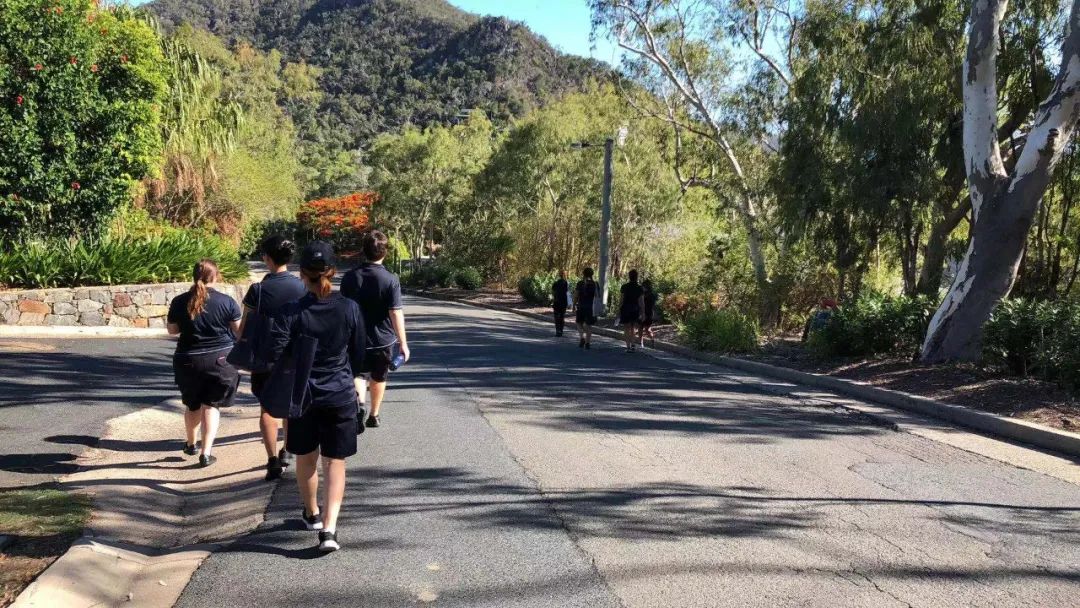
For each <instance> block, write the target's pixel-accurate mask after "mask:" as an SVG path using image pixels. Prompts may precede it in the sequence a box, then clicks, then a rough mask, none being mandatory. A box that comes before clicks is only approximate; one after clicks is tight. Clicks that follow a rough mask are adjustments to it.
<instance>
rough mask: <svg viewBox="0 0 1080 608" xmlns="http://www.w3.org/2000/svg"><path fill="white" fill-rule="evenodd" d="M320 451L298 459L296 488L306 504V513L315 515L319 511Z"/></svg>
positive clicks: (313, 451)
mask: <svg viewBox="0 0 1080 608" xmlns="http://www.w3.org/2000/svg"><path fill="white" fill-rule="evenodd" d="M318 467H319V450H312V451H311V452H309V453H307V454H300V455H298V456H297V457H296V487H297V488H298V489H299V490H300V500H301V502H303V503H304V512H305V513H307V514H308V515H314V514H315V513H317V512H318V511H319V471H318Z"/></svg>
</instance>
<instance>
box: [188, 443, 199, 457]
mask: <svg viewBox="0 0 1080 608" xmlns="http://www.w3.org/2000/svg"><path fill="white" fill-rule="evenodd" d="M198 453H199V448H197V447H195V444H194V443H188V444H184V454H187V455H188V456H195V455H196V454H198Z"/></svg>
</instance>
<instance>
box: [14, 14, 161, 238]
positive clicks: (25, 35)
mask: <svg viewBox="0 0 1080 608" xmlns="http://www.w3.org/2000/svg"><path fill="white" fill-rule="evenodd" d="M97 4H98V3H97V2H94V1H92V0H55V1H53V2H48V3H43V2H37V1H32V0H2V1H0V14H3V18H2V19H0V58H2V59H0V150H2V151H3V161H0V237H6V238H11V239H13V240H18V239H21V238H23V237H25V236H27V235H35V236H44V237H61V236H64V237H67V236H71V235H83V236H88V237H97V236H100V235H101V233H102V231H103V229H104V227H105V225H106V224H107V223H108V221H109V219H110V218H111V217H112V216H113V214H114V213H115V211H116V210H117V209H118V208H119V207H120V206H122V205H123V204H124V203H126V202H127V201H129V200H130V199H131V193H132V187H133V186H134V185H135V180H136V179H138V178H140V177H142V176H143V175H146V174H148V173H152V172H153V171H154V170H155V166H156V164H157V162H158V157H159V155H160V153H161V149H162V137H161V129H160V116H161V106H162V104H164V103H166V101H165V99H166V71H165V60H164V56H163V55H162V52H161V47H160V44H159V40H158V38H157V36H156V35H155V33H154V31H153V29H152V28H151V27H150V26H149V25H148V24H147V23H146V22H145V21H143V20H142V19H141V18H139V17H137V16H136V15H135V14H134V12H133V11H132V10H131V9H129V8H125V7H116V8H115V11H114V10H105V9H103V8H100V9H99V8H98V7H97Z"/></svg>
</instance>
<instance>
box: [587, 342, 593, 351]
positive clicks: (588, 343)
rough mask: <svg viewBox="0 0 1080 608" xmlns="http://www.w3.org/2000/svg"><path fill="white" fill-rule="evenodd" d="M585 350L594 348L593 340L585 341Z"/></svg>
mask: <svg viewBox="0 0 1080 608" xmlns="http://www.w3.org/2000/svg"><path fill="white" fill-rule="evenodd" d="M585 350H592V342H586V343H585Z"/></svg>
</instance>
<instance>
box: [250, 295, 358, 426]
mask: <svg viewBox="0 0 1080 608" xmlns="http://www.w3.org/2000/svg"><path fill="white" fill-rule="evenodd" d="M301 335H304V336H310V337H312V338H315V339H316V340H318V341H319V345H318V347H317V348H316V349H315V363H314V365H313V366H312V368H311V379H310V380H309V386H310V388H311V402H312V405H314V406H315V407H340V406H346V405H352V406H354V407H355V406H356V387H355V385H354V384H353V376H354V374H353V369H354V364H356V365H359V363H360V362H361V361H362V359H363V355H364V350H365V347H366V345H367V344H366V340H367V334H366V332H365V330H364V318H363V316H362V315H361V313H360V307H359V306H357V305H356V302H353V301H352V300H349V299H348V298H344V297H342V296H341V294H339V293H331V294H330V296H329V297H327V298H326V299H323V300H320V299H319V298H318V297H316V296H315V294H313V293H308V294H307V295H306V296H304V297H303V298H301V299H300V300H299V301H297V302H293V303H291V304H286V305H285V306H284V307H283V308H282V309H281V311H280V312H279V313H278V315H277V316H275V317H274V322H273V329H272V330H271V351H272V352H271V353H270V355H271V360H273V361H276V360H277V359H278V358H280V357H281V355H282V353H284V352H285V349H286V348H288V347H289V343H290V342H292V341H293V339H295V338H296V337H298V336H301Z"/></svg>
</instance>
